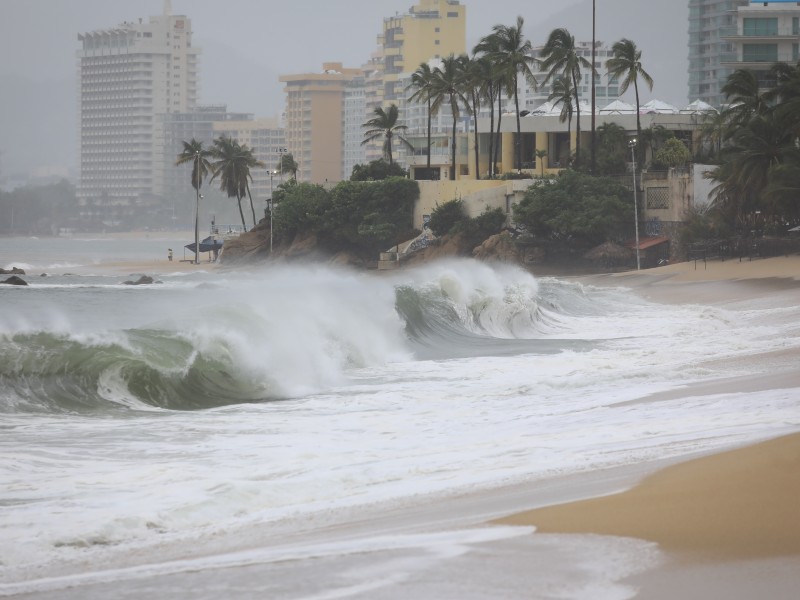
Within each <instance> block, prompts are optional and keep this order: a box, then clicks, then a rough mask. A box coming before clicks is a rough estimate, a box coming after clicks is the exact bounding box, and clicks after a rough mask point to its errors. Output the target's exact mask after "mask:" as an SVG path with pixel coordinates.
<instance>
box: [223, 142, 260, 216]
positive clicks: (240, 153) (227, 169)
mask: <svg viewBox="0 0 800 600" xmlns="http://www.w3.org/2000/svg"><path fill="white" fill-rule="evenodd" d="M212 153H213V154H212V156H213V157H214V159H215V161H214V162H213V163H212V165H211V167H212V169H213V171H214V174H213V175H212V177H211V181H213V180H214V179H216V177H217V176H219V189H220V190H221V191H223V192H225V193H226V194H228V198H236V203H237V205H238V206H239V216H240V217H241V218H242V228H243V229H244V230H245V231H247V223H246V222H245V220H244V212H243V211H242V198H244V196H245V195H249V193H250V192H249V190H250V186H249V181H250V180H252V176H251V175H250V167H251V165H253V164H254V163H253V161H254V160H255V159H254V158H253V156H252V152H251V151H250V149H249V148H248V147H247V146H244V147H243V146H241V145H239V142H238V141H236V140H234V139H232V138H230V137H224V136H220V137H218V138H217V139H215V140H214V147H213V149H212ZM256 163H258V166H261V165H263V163H259V162H258V161H256ZM250 205H251V207H252V199H251V201H250ZM253 224H254V225H255V211H253Z"/></svg>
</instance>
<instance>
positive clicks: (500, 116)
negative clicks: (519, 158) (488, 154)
mask: <svg viewBox="0 0 800 600" xmlns="http://www.w3.org/2000/svg"><path fill="white" fill-rule="evenodd" d="M502 102H503V92H502V91H501V90H497V138H496V139H495V144H494V162H493V165H492V166H493V171H494V173H495V174H497V153H498V152H500V125H501V123H502V121H503V106H502Z"/></svg>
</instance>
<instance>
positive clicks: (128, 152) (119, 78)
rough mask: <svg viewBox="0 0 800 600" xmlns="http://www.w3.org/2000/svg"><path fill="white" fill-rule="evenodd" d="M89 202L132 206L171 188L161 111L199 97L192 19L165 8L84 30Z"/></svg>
mask: <svg viewBox="0 0 800 600" xmlns="http://www.w3.org/2000/svg"><path fill="white" fill-rule="evenodd" d="M78 40H79V41H80V43H81V48H80V50H78V53H77V56H78V101H79V114H80V180H79V184H78V198H79V200H80V201H81V202H82V203H84V204H85V203H87V202H93V203H98V202H99V203H102V204H112V205H113V204H119V205H127V204H131V203H133V202H135V201H137V199H139V198H140V197H143V196H148V197H151V196H154V195H161V194H162V193H163V191H164V180H163V177H164V169H163V168H162V165H163V162H164V152H165V149H164V147H163V145H162V140H161V139H160V136H159V135H158V134H157V127H158V125H159V118H158V116H159V115H161V114H168V113H181V112H182V113H185V112H187V111H189V110H191V109H193V108H194V106H195V104H196V101H197V86H198V71H197V58H198V54H199V50H198V49H197V48H195V47H193V46H192V26H191V20H190V19H189V18H188V17H186V16H185V15H172V14H171V10H170V2H169V1H168V0H167V1H166V2H165V3H164V14H163V15H160V16H156V17H150V19H149V21H148V22H143V20H142V19H139V21H138V22H136V23H130V22H124V23H121V24H120V25H118V26H117V27H114V28H110V29H102V30H97V31H91V32H87V33H81V34H79V35H78Z"/></svg>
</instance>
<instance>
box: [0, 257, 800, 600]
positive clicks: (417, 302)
mask: <svg viewBox="0 0 800 600" xmlns="http://www.w3.org/2000/svg"><path fill="white" fill-rule="evenodd" d="M7 258H8V257H7V256H6V255H5V253H4V254H3V256H2V257H0V263H2V262H4V261H5V262H6V264H2V265H0V266H9V265H10V263H9V262H8V261H7V260H6V259H7ZM71 260H73V261H74V263H70V266H69V267H63V266H58V265H59V263H57V262H52V263H49V264H47V265H45V264H37V265H30V264H29V265H28V267H29V268H33V269H38V270H41V271H43V272H44V270H45V269H47V268H48V267H49V272H48V274H47V276H46V277H40V278H36V277H28V280H29V281H30V282H31V284H32V285H31V286H29V287H27V288H17V287H12V286H0V306H1V307H2V311H0V431H1V432H2V435H1V436H0V596H19V597H30V598H94V597H96V598H104V597H109V596H110V595H113V596H114V597H120V598H122V597H131V598H136V597H142V596H144V595H145V594H152V593H156V591H158V593H160V594H161V596H162V597H170V598H217V597H220V596H222V597H262V598H263V597H270V598H309V599H312V598H313V599H323V598H404V597H408V594H409V591H414V590H417V591H418V592H419V593H420V594H421V596H422V597H428V598H450V597H452V598H466V599H470V598H476V599H477V598H489V597H497V598H503V597H521V596H516V594H517V593H523V592H522V590H528V591H527V592H525V594H526V595H525V597H539V596H531V595H530V589H531V587H530V586H531V585H539V586H543V587H542V589H547V590H549V591H548V592H547V594H549V595H545V594H543V595H542V596H541V597H542V598H545V597H547V598H549V597H558V598H576V599H589V598H592V599H596V598H609V599H613V598H628V597H631V594H632V591H631V589H630V588H629V587H627V586H625V585H624V584H622V583H620V581H621V580H622V579H623V578H624V577H626V576H628V575H630V574H632V573H635V572H637V571H638V570H641V569H644V568H647V567H648V566H650V565H652V564H653V563H654V562H657V561H658V560H659V553H658V550H657V548H655V547H654V545H652V544H649V543H646V542H641V541H635V540H625V539H621V538H600V537H598V536H553V535H539V534H533V535H532V534H531V530H530V529H528V528H519V527H509V526H492V525H486V522H487V521H488V520H489V519H490V518H492V517H497V516H501V515H502V514H503V511H510V510H513V509H516V508H521V507H524V506H525V503H524V499H523V498H522V497H520V496H521V495H520V494H517V495H515V492H514V490H525V494H529V493H530V492H531V491H535V490H540V491H542V493H543V494H544V493H546V492H547V490H548V489H551V488H552V489H555V488H557V487H558V485H559V484H558V482H560V481H568V480H569V478H571V477H574V476H576V475H578V474H581V473H588V472H599V471H602V470H605V469H608V470H609V472H613V470H614V469H615V468H619V467H625V466H635V465H645V464H651V463H654V462H657V461H665V460H670V459H675V458H676V457H684V456H688V455H693V454H696V453H701V452H708V451H712V450H717V449H721V448H727V447H732V446H735V445H738V444H742V443H745V442H750V441H756V440H760V439H766V438H767V437H775V436H776V435H779V434H780V433H781V432H790V431H797V430H798V429H800V415H799V412H798V394H797V389H772V390H761V391H748V392H745V391H736V390H734V391H731V392H728V393H718V394H706V395H691V394H683V393H681V392H680V391H681V390H682V389H685V388H687V386H690V385H694V384H697V383H698V382H705V381H715V380H719V379H723V378H733V377H741V376H751V375H759V374H762V373H763V372H764V368H765V366H764V361H763V360H762V361H758V362H753V364H752V365H750V363H749V361H748V357H750V356H754V355H769V354H770V353H772V354H774V355H775V356H776V357H777V358H775V360H780V356H781V352H784V351H788V350H791V349H796V348H797V347H798V346H800V334H799V333H798V330H797V327H796V323H797V322H798V317H800V307H798V305H797V304H796V303H795V304H794V305H789V306H785V305H784V306H772V305H769V304H747V303H739V304H732V305H731V306H729V307H725V306H706V305H702V304H690V305H670V304H660V303H656V302H652V301H647V300H644V299H642V298H641V297H640V296H638V295H637V294H634V293H632V292H631V290H629V289H626V288H623V287H595V286H592V285H588V284H586V283H582V282H581V281H578V280H570V279H558V278H537V277H535V276H534V275H532V274H530V273H528V272H526V271H523V270H521V269H519V268H516V267H510V266H505V267H503V266H489V265H485V264H481V263H476V262H473V261H466V260H465V261H455V260H453V261H446V262H440V263H435V264H430V265H426V266H424V267H420V268H417V269H413V270H408V271H402V272H397V273H391V274H376V273H363V272H355V271H350V270H345V269H336V268H331V267H326V266H318V265H317V266H314V265H283V266H268V267H264V268H259V269H247V270H213V271H192V268H191V267H190V266H189V267H187V269H186V271H184V272H172V273H164V274H160V275H157V276H156V279H157V280H158V282H157V283H156V284H153V285H147V286H128V285H124V284H122V281H123V280H124V279H129V277H127V276H120V275H118V274H114V273H109V272H108V271H104V270H103V269H102V268H101V267H102V265H93V264H86V262H85V261H81V260H80V259H79V258H73V259H71ZM79 263H83V264H79ZM67 268H69V269H72V270H73V273H72V274H68V273H66V272H65V271H66V269H67ZM34 272H35V273H37V274H38V271H36V270H35V271H34ZM656 395H660V396H659V398H660V399H659V400H658V401H652V402H647V401H643V400H644V399H647V398H648V397H651V396H653V397H654V396H656ZM520 486H523V487H520ZM503 490H506V491H507V493H506V492H503ZM498 492H501V493H500V494H499V495H500V496H503V497H504V498H505V500H501V501H496V502H490V501H487V502H485V503H483V500H481V499H485V498H491V497H492V494H495V496H494V497H495V498H497V496H498ZM529 500H530V497H529ZM470 503H472V504H470ZM490 549H491V550H490ZM525 553H527V554H525ZM503 556H505V557H506V559H507V560H517V561H522V560H523V559H522V558H521V557H522V556H528V557H530V556H535V557H538V558H536V560H535V561H534V563H535V564H537V565H538V568H529V567H524V566H522V567H521V569H520V570H521V571H524V572H525V575H524V577H522V579H520V580H519V581H509V580H507V579H505V578H504V577H503V576H502V574H501V571H502V569H500V568H494V569H489V566H490V565H492V564H494V563H496V562H497V561H499V560H500V558H501V557H503ZM512 556H513V557H515V558H509V557H512ZM528 560H530V558H529V559H528ZM481 565H482V566H483V567H485V568H486V572H484V571H482V570H481ZM489 572H491V573H494V574H493V575H491V574H489ZM478 573H481V574H480V575H479V574H478ZM470 577H471V578H472V582H473V584H472V585H457V584H455V583H453V584H452V585H450V584H448V582H451V581H456V580H461V581H464V580H465V579H466V580H467V581H470ZM492 578H494V579H492ZM490 580H491V581H490ZM495 580H496V581H495ZM535 582H538V583H535ZM490 583H491V585H490ZM489 588H491V590H493V591H492V592H491V593H490V592H489ZM223 589H224V590H228V591H226V592H223V591H221V590H223ZM231 590H238V593H234V592H231ZM492 594H496V595H492Z"/></svg>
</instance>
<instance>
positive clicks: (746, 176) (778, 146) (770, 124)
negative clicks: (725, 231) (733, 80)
mask: <svg viewBox="0 0 800 600" xmlns="http://www.w3.org/2000/svg"><path fill="white" fill-rule="evenodd" d="M722 156H723V161H722V164H721V165H720V166H718V167H717V168H716V169H714V171H712V178H713V179H715V180H716V181H718V182H719V185H718V186H717V187H716V188H715V190H714V191H715V195H716V200H715V202H716V203H717V204H719V203H722V204H723V205H725V206H726V207H727V208H728V209H729V211H730V212H731V213H736V214H737V215H738V217H739V218H740V219H741V218H742V217H743V216H744V215H745V214H747V213H752V212H753V211H755V210H761V209H764V210H765V212H766V213H767V214H774V206H772V205H769V204H767V203H766V202H765V201H764V200H765V198H764V192H765V191H766V190H767V189H768V186H769V183H770V175H771V174H773V173H774V172H775V170H776V169H777V168H778V167H779V166H781V165H794V166H796V165H798V164H800V150H798V148H797V146H796V144H795V140H794V136H793V134H792V132H791V131H790V130H789V128H787V127H786V124H785V123H784V122H782V121H780V120H779V119H777V118H775V115H774V114H765V115H757V116H755V117H753V118H751V119H750V120H749V121H748V122H747V123H746V124H745V125H743V126H742V127H739V128H738V129H737V130H736V131H735V132H734V134H733V135H732V137H731V141H730V145H728V146H726V147H725V148H724V149H723V153H722Z"/></svg>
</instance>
